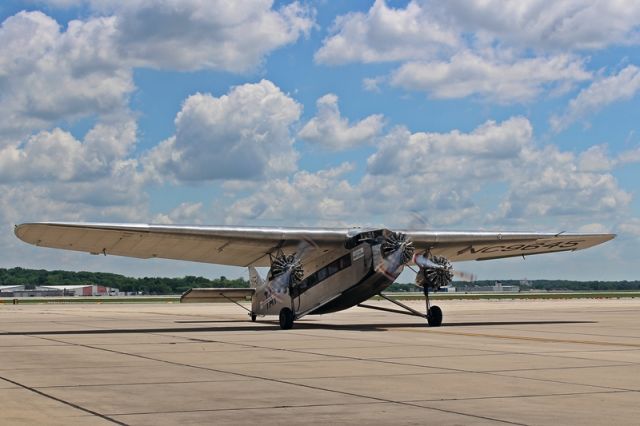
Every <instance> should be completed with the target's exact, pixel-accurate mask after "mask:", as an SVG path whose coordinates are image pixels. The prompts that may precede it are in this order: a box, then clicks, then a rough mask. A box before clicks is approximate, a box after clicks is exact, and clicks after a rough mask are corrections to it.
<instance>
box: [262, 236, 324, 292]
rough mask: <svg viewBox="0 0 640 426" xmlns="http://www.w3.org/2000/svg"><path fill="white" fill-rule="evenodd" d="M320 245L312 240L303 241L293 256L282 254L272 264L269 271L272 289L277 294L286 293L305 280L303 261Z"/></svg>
mask: <svg viewBox="0 0 640 426" xmlns="http://www.w3.org/2000/svg"><path fill="white" fill-rule="evenodd" d="M317 248H318V245H317V244H316V243H315V242H314V241H313V240H311V239H304V240H301V241H300V243H299V244H298V247H297V248H296V251H295V252H294V253H293V254H288V255H287V254H284V253H282V252H280V253H279V254H278V255H277V256H276V258H275V259H274V260H273V262H272V263H271V269H270V271H269V278H270V284H269V285H270V287H271V288H272V290H273V291H274V292H275V293H285V292H286V291H287V290H288V289H289V287H295V286H296V285H298V284H299V283H300V282H301V281H302V279H303V278H304V269H303V268H302V259H303V258H304V256H305V255H306V254H307V253H309V252H310V251H312V250H315V249H317Z"/></svg>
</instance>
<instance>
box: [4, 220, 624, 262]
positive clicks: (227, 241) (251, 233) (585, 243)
mask: <svg viewBox="0 0 640 426" xmlns="http://www.w3.org/2000/svg"><path fill="white" fill-rule="evenodd" d="M353 232H354V230H353V229H347V228H276V227H233V226H174V225H147V224H109V223H63V222H49V223H26V224H22V225H17V226H16V228H15V234H16V235H17V236H18V238H20V239H21V240H23V241H25V242H27V243H30V244H34V245H36V246H41V247H52V248H59V249H66V250H75V251H82V252H88V253H92V254H105V255H106V254H109V255H116V256H127V257H137V258H143V259H149V258H163V259H177V260H188V261H194V262H206V263H215V264H221V265H231V266H245V267H246V266H269V265H270V258H269V253H275V251H276V250H277V249H278V248H282V249H283V250H284V251H286V252H292V251H298V250H299V248H300V247H301V245H306V246H307V247H308V246H313V250H306V252H307V254H306V255H305V257H304V258H303V262H304V263H306V262H310V261H313V260H314V259H315V258H316V257H319V256H322V255H324V254H326V253H327V252H328V251H330V250H341V249H343V248H344V244H345V241H346V239H347V238H348V237H349V236H351V235H353ZM400 232H404V233H406V234H407V235H408V237H409V238H410V239H411V240H412V241H413V243H414V246H415V247H416V250H417V251H418V252H421V251H425V250H431V252H432V253H433V254H437V255H440V256H445V257H446V258H448V259H449V260H450V261H463V260H489V259H499V258H504V257H513V256H522V255H532V254H540V253H552V252H559V251H573V250H581V249H585V248H588V247H592V246H595V245H597V244H601V243H603V242H605V241H608V240H611V239H613V238H614V237H615V235H614V234H567V233H560V234H553V233H525V232H458V231H456V232H437V231H400Z"/></svg>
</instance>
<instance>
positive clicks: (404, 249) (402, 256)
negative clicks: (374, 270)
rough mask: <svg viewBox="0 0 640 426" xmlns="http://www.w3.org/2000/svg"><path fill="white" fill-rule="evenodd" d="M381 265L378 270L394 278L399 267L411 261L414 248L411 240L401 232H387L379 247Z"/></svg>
mask: <svg viewBox="0 0 640 426" xmlns="http://www.w3.org/2000/svg"><path fill="white" fill-rule="evenodd" d="M380 249H381V251H382V257H383V261H382V265H380V271H381V272H382V273H383V274H385V275H387V276H388V277H389V278H391V279H396V277H397V275H398V274H399V270H401V269H400V268H401V267H402V266H404V265H406V264H407V263H409V262H410V261H411V259H412V258H413V253H414V252H415V248H414V247H413V242H411V240H410V239H409V238H407V236H406V234H403V233H401V232H388V233H385V235H384V241H383V242H382V245H381V247H380Z"/></svg>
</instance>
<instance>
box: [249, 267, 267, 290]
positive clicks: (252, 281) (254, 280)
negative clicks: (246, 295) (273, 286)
mask: <svg viewBox="0 0 640 426" xmlns="http://www.w3.org/2000/svg"><path fill="white" fill-rule="evenodd" d="M263 285H264V280H263V279H262V277H261V276H260V274H259V273H258V271H257V270H256V268H254V267H253V266H249V286H250V287H251V288H256V289H257V288H260V287H262V286H263Z"/></svg>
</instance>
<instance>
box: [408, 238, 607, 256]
mask: <svg viewBox="0 0 640 426" xmlns="http://www.w3.org/2000/svg"><path fill="white" fill-rule="evenodd" d="M401 232H403V231H401ZM404 232H405V233H406V234H407V236H408V237H409V238H410V239H411V241H413V245H414V247H415V248H416V251H417V252H421V251H424V250H430V251H431V253H433V254H436V255H438V256H444V257H446V258H447V259H449V260H450V261H452V262H454V261H465V260H491V259H501V258H506V257H515V256H529V255H532V254H542V253H554V252H561V251H574V250H582V249H586V248H589V247H593V246H595V245H598V244H602V243H604V242H606V241H609V240H612V239H613V238H615V234H574V233H559V234H554V233H527V232H432V231H418V232H416V231H404Z"/></svg>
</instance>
